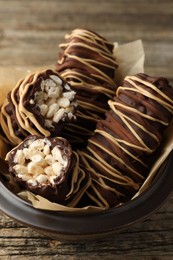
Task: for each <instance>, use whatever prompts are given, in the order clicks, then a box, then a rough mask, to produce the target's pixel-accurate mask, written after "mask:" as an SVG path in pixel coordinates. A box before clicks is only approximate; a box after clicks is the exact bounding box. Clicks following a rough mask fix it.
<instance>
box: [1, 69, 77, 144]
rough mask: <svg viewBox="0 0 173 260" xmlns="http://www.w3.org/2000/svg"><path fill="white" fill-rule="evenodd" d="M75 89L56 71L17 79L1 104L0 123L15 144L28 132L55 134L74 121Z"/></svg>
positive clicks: (44, 134)
mask: <svg viewBox="0 0 173 260" xmlns="http://www.w3.org/2000/svg"><path fill="white" fill-rule="evenodd" d="M76 106H77V104H76V101H75V92H74V91H72V90H71V88H70V86H69V85H68V84H67V83H66V82H65V81H64V80H63V79H62V78H61V77H60V76H59V74H58V73H57V72H54V71H52V70H45V71H43V72H38V73H34V74H31V75H29V76H28V77H26V78H25V79H23V80H20V81H19V82H18V83H17V85H16V86H15V88H14V89H13V90H12V91H11V92H10V93H9V94H8V97H7V100H5V101H4V104H3V106H2V108H1V113H0V117H1V127H2V130H3V132H4V134H5V135H6V137H7V140H8V141H9V142H10V143H11V144H13V145H17V144H19V143H20V142H21V141H22V140H24V139H25V138H26V137H27V136H28V135H30V134H32V135H43V136H57V135H59V134H60V132H61V129H62V127H63V125H64V123H65V122H67V121H68V122H70V121H73V120H74V119H75V118H76V117H75V115H74V114H75V111H76Z"/></svg>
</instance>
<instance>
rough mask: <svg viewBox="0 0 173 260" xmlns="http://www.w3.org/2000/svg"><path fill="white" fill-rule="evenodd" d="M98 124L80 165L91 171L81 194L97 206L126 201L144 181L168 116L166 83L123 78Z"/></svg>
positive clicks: (172, 95)
mask: <svg viewBox="0 0 173 260" xmlns="http://www.w3.org/2000/svg"><path fill="white" fill-rule="evenodd" d="M108 103H109V106H110V110H109V111H108V112H107V113H106V119H105V120H101V121H100V122H98V124H97V127H96V130H95V133H94V136H93V137H91V138H90V139H89V140H88V146H87V149H86V150H84V151H79V155H80V159H81V164H82V165H84V166H85V167H86V168H87V169H88V170H89V169H92V171H91V176H92V184H91V187H90V188H89V189H88V191H87V195H88V196H89V198H90V200H92V201H93V202H94V204H96V205H98V206H107V207H109V206H115V205H117V204H119V203H123V202H126V201H128V200H129V199H130V198H131V197H132V196H133V195H134V194H135V193H136V191H137V190H138V189H139V187H140V186H141V184H142V183H143V182H144V180H145V179H146V177H147V175H148V173H149V169H150V166H151V163H152V160H151V159H152V157H153V156H154V152H156V150H157V148H158V147H159V145H160V144H161V142H162V139H163V133H164V130H165V129H166V128H167V126H168V125H169V124H170V121H171V119H172V114H173V88H172V87H171V86H170V85H169V82H168V80H167V79H166V78H162V77H159V78H154V77H150V76H148V75H146V74H142V73H141V74H137V75H135V76H127V77H126V78H125V80H124V83H123V86H120V87H118V89H117V91H116V96H115V97H114V99H113V100H110V101H109V102H108Z"/></svg>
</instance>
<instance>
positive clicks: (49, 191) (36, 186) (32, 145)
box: [6, 135, 90, 206]
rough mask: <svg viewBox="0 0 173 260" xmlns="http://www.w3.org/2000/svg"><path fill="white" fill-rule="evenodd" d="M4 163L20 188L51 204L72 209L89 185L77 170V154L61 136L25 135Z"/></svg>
mask: <svg viewBox="0 0 173 260" xmlns="http://www.w3.org/2000/svg"><path fill="white" fill-rule="evenodd" d="M6 160H7V161H8V163H9V172H10V173H11V174H12V175H13V176H14V178H15V180H16V181H17V183H18V184H19V185H20V186H21V187H22V188H23V189H27V190H29V191H31V192H33V193H34V194H36V195H40V196H43V197H45V198H47V199H48V200H50V201H52V202H56V203H60V204H63V205H68V206H75V205H76V204H77V203H78V201H79V200H80V198H81V196H82V195H83V193H84V192H85V190H86V189H87V187H88V186H89V185H90V176H89V174H87V172H86V173H85V172H84V171H83V170H82V169H80V167H79V159H78V155H77V154H76V153H75V152H73V151H72V149H71V146H70V144H69V143H68V141H67V140H65V139H64V138H61V137H54V138H50V137H49V138H46V137H38V136H34V135H31V136H28V137H27V138H26V139H25V140H24V141H23V142H22V143H20V144H19V145H18V146H17V147H15V148H14V149H13V150H11V151H10V152H9V153H8V154H7V156H6Z"/></svg>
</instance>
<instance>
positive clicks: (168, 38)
mask: <svg viewBox="0 0 173 260" xmlns="http://www.w3.org/2000/svg"><path fill="white" fill-rule="evenodd" d="M77 27H84V28H89V29H92V30H93V31H96V32H98V33H99V34H101V35H102V36H104V37H106V38H107V39H108V40H110V41H118V42H119V43H127V42H129V41H133V40H136V39H139V38H140V39H142V40H143V44H144V48H145V53H146V61H145V70H146V72H147V73H149V74H151V75H158V76H159V75H162V76H166V77H168V78H169V79H170V80H171V82H173V1H172V0H165V1H161V0H150V1H149V0H139V1H134V0H107V1H105V0H104V1H103V0H95V1H92V0H87V1H80V0H73V1H72V0H57V1H56V0H49V1H46V0H8V1H7V0H0V66H26V67H27V66H28V67H29V66H33V65H34V66H45V65H49V64H54V63H55V62H56V58H57V53H58V44H59V43H60V42H62V41H63V37H64V35H65V34H66V33H68V32H69V31H71V30H72V29H74V28H77ZM9 76H10V75H9ZM0 259H2V260H8V259H19V260H23V259H62V260H63V259H70V260H71V259H73V260H76V259H120V260H121V259H144V260H145V259H146V260H148V259H151V260H161V259H173V195H172V196H170V198H169V199H168V200H167V202H166V203H165V204H164V205H163V206H162V207H161V208H160V209H159V210H158V211H157V212H155V213H154V214H153V215H152V216H150V217H148V218H147V219H146V220H145V221H144V222H142V223H138V224H135V225H134V226H132V227H129V228H128V229H126V230H124V231H123V232H119V233H117V234H115V235H114V236H111V237H108V238H105V239H103V240H101V241H91V242H80V243H69V242H60V241H57V240H52V239H49V238H46V237H44V236H42V235H40V234H38V233H36V232H35V231H33V230H31V229H30V228H27V227H25V226H23V225H21V224H18V223H17V222H16V221H14V220H12V219H10V218H9V217H7V216H5V215H4V214H3V213H1V214H0Z"/></svg>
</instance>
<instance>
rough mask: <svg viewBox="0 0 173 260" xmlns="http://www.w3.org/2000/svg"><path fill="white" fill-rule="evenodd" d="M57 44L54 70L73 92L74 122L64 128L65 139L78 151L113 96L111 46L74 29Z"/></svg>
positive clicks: (113, 75) (101, 39)
mask: <svg viewBox="0 0 173 260" xmlns="http://www.w3.org/2000/svg"><path fill="white" fill-rule="evenodd" d="M65 40H66V42H65V43H62V44H60V48H61V50H62V52H61V53H60V55H59V59H58V62H57V66H56V69H57V71H58V72H59V73H60V74H61V76H62V77H63V78H64V79H65V80H66V81H67V82H69V83H70V85H71V87H72V89H73V90H74V91H75V92H76V99H77V102H78V105H79V106H78V111H77V114H76V115H77V121H76V122H75V124H68V125H66V127H65V129H64V132H63V133H64V135H65V137H66V138H67V139H68V140H69V141H70V142H71V143H72V144H75V146H77V147H78V148H79V146H81V145H83V144H85V142H86V141H87V139H88V138H89V137H90V136H92V135H93V131H94V129H95V126H96V123H97V122H98V120H100V119H102V118H104V115H105V112H106V110H107V109H108V108H109V106H108V104H107V101H108V100H109V99H110V98H112V97H113V96H114V95H115V89H116V85H115V82H114V77H115V71H116V68H117V62H116V61H115V59H114V57H113V53H112V51H113V44H112V43H110V42H108V41H107V40H106V39H104V38H103V37H101V36H100V35H98V34H96V33H94V32H92V31H89V30H85V29H75V30H73V31H72V32H71V33H70V34H67V35H66V36H65Z"/></svg>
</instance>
